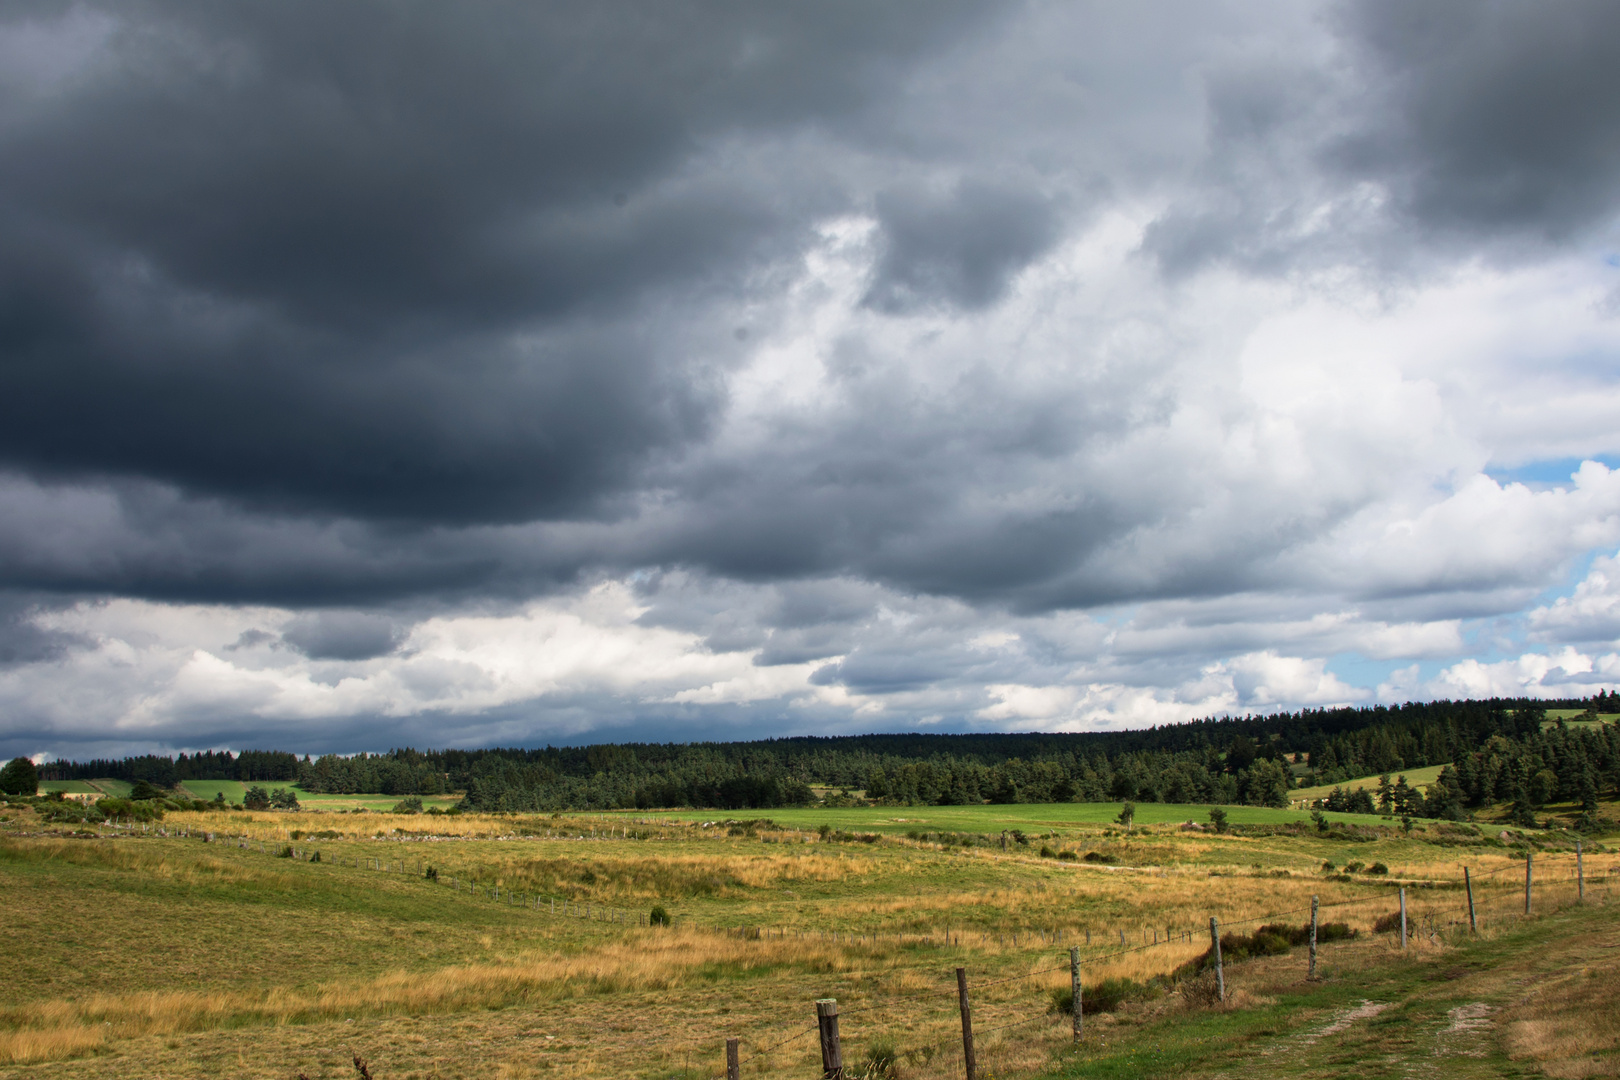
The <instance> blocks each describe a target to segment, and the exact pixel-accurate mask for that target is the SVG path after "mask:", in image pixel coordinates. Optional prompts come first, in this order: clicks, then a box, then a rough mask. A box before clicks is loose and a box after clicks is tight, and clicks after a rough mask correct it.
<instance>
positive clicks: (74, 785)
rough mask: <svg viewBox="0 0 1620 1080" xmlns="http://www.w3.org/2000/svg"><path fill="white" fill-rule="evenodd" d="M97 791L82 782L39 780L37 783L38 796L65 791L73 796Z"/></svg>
mask: <svg viewBox="0 0 1620 1080" xmlns="http://www.w3.org/2000/svg"><path fill="white" fill-rule="evenodd" d="M97 790H99V789H98V788H95V787H93V786H92V785H90V784H88V783H86V782H85V781H83V780H41V781H40V782H39V791H40V794H42V795H43V794H48V793H49V792H52V791H65V792H69V793H71V794H75V795H84V794H89V793H91V792H94V791H97Z"/></svg>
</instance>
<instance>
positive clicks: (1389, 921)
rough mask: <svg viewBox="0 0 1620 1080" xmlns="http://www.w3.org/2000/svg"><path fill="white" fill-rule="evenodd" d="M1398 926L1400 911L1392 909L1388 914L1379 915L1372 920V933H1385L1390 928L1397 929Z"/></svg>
mask: <svg viewBox="0 0 1620 1080" xmlns="http://www.w3.org/2000/svg"><path fill="white" fill-rule="evenodd" d="M1400 928H1401V913H1400V912H1399V911H1392V912H1390V913H1389V914H1388V915H1380V916H1378V918H1377V920H1376V921H1374V922H1373V933H1375V934H1387V933H1389V932H1390V931H1391V930H1399V929H1400Z"/></svg>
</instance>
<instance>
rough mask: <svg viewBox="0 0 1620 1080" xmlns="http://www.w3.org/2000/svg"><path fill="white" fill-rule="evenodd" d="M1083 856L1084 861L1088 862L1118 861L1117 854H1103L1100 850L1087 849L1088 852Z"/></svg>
mask: <svg viewBox="0 0 1620 1080" xmlns="http://www.w3.org/2000/svg"><path fill="white" fill-rule="evenodd" d="M1084 858H1085V860H1086V862H1089V863H1117V862H1119V856H1117V855H1104V854H1103V853H1102V852H1100V851H1088V852H1086V854H1085V856H1084Z"/></svg>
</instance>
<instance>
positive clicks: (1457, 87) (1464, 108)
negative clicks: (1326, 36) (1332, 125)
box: [1338, 0, 1620, 240]
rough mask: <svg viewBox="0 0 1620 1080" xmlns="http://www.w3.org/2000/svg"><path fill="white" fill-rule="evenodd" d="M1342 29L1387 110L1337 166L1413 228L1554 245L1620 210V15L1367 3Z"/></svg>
mask: <svg viewBox="0 0 1620 1080" xmlns="http://www.w3.org/2000/svg"><path fill="white" fill-rule="evenodd" d="M1342 25H1343V27H1344V28H1345V30H1346V31H1347V32H1348V34H1349V35H1350V36H1351V39H1352V41H1353V42H1355V43H1356V44H1357V45H1358V46H1359V55H1360V57H1361V58H1362V59H1363V61H1364V62H1365V63H1366V64H1367V65H1368V67H1369V70H1368V71H1367V72H1366V73H1365V74H1364V76H1363V78H1364V82H1365V86H1366V87H1367V88H1368V97H1369V98H1370V100H1371V101H1372V102H1374V103H1375V104H1376V105H1377V106H1378V107H1379V111H1378V113H1377V114H1376V117H1375V119H1376V121H1377V122H1376V123H1368V124H1367V125H1366V128H1365V130H1364V131H1363V132H1361V133H1359V134H1357V135H1356V136H1355V137H1352V138H1350V139H1347V140H1346V141H1345V142H1344V143H1343V145H1342V146H1341V147H1340V149H1339V155H1338V156H1339V160H1340V161H1341V162H1342V164H1343V166H1344V167H1345V168H1346V169H1347V170H1349V171H1350V172H1351V173H1352V174H1353V175H1363V176H1373V177H1377V178H1380V179H1382V180H1384V181H1385V182H1387V183H1388V184H1389V185H1390V188H1391V191H1392V193H1393V194H1394V196H1395V198H1396V200H1397V202H1398V205H1399V207H1400V209H1401V210H1402V212H1403V213H1404V214H1406V215H1408V216H1409V217H1410V218H1412V219H1415V220H1417V221H1421V222H1423V223H1425V224H1426V225H1428V226H1430V227H1432V228H1435V229H1441V230H1457V231H1461V232H1464V233H1469V234H1485V235H1495V234H1500V233H1503V232H1510V233H1515V234H1526V233H1528V234H1536V235H1539V236H1541V237H1543V238H1546V239H1554V240H1556V239H1562V238H1566V237H1568V236H1570V235H1572V234H1573V233H1575V232H1577V231H1579V230H1583V229H1585V228H1588V227H1590V226H1592V225H1594V224H1598V223H1601V222H1603V221H1605V220H1607V219H1609V218H1610V217H1612V215H1613V214H1614V213H1615V211H1616V209H1617V208H1620V65H1617V64H1616V63H1615V42H1616V41H1620V7H1616V6H1615V5H1614V4H1612V3H1606V2H1604V0H1558V2H1554V3H1547V4H1517V3H1510V2H1503V0H1491V2H1486V3H1473V2H1465V0H1447V2H1437V3H1426V4H1411V3H1401V2H1399V0H1364V2H1361V3H1356V4H1352V5H1349V6H1348V7H1346V8H1345V9H1344V11H1343V15H1342Z"/></svg>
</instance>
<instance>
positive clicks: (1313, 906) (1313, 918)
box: [1305, 893, 1316, 979]
mask: <svg viewBox="0 0 1620 1080" xmlns="http://www.w3.org/2000/svg"><path fill="white" fill-rule="evenodd" d="M1305 977H1306V978H1307V979H1314V978H1316V894H1315V893H1312V894H1311V966H1310V970H1309V971H1307V972H1306V973H1305Z"/></svg>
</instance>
